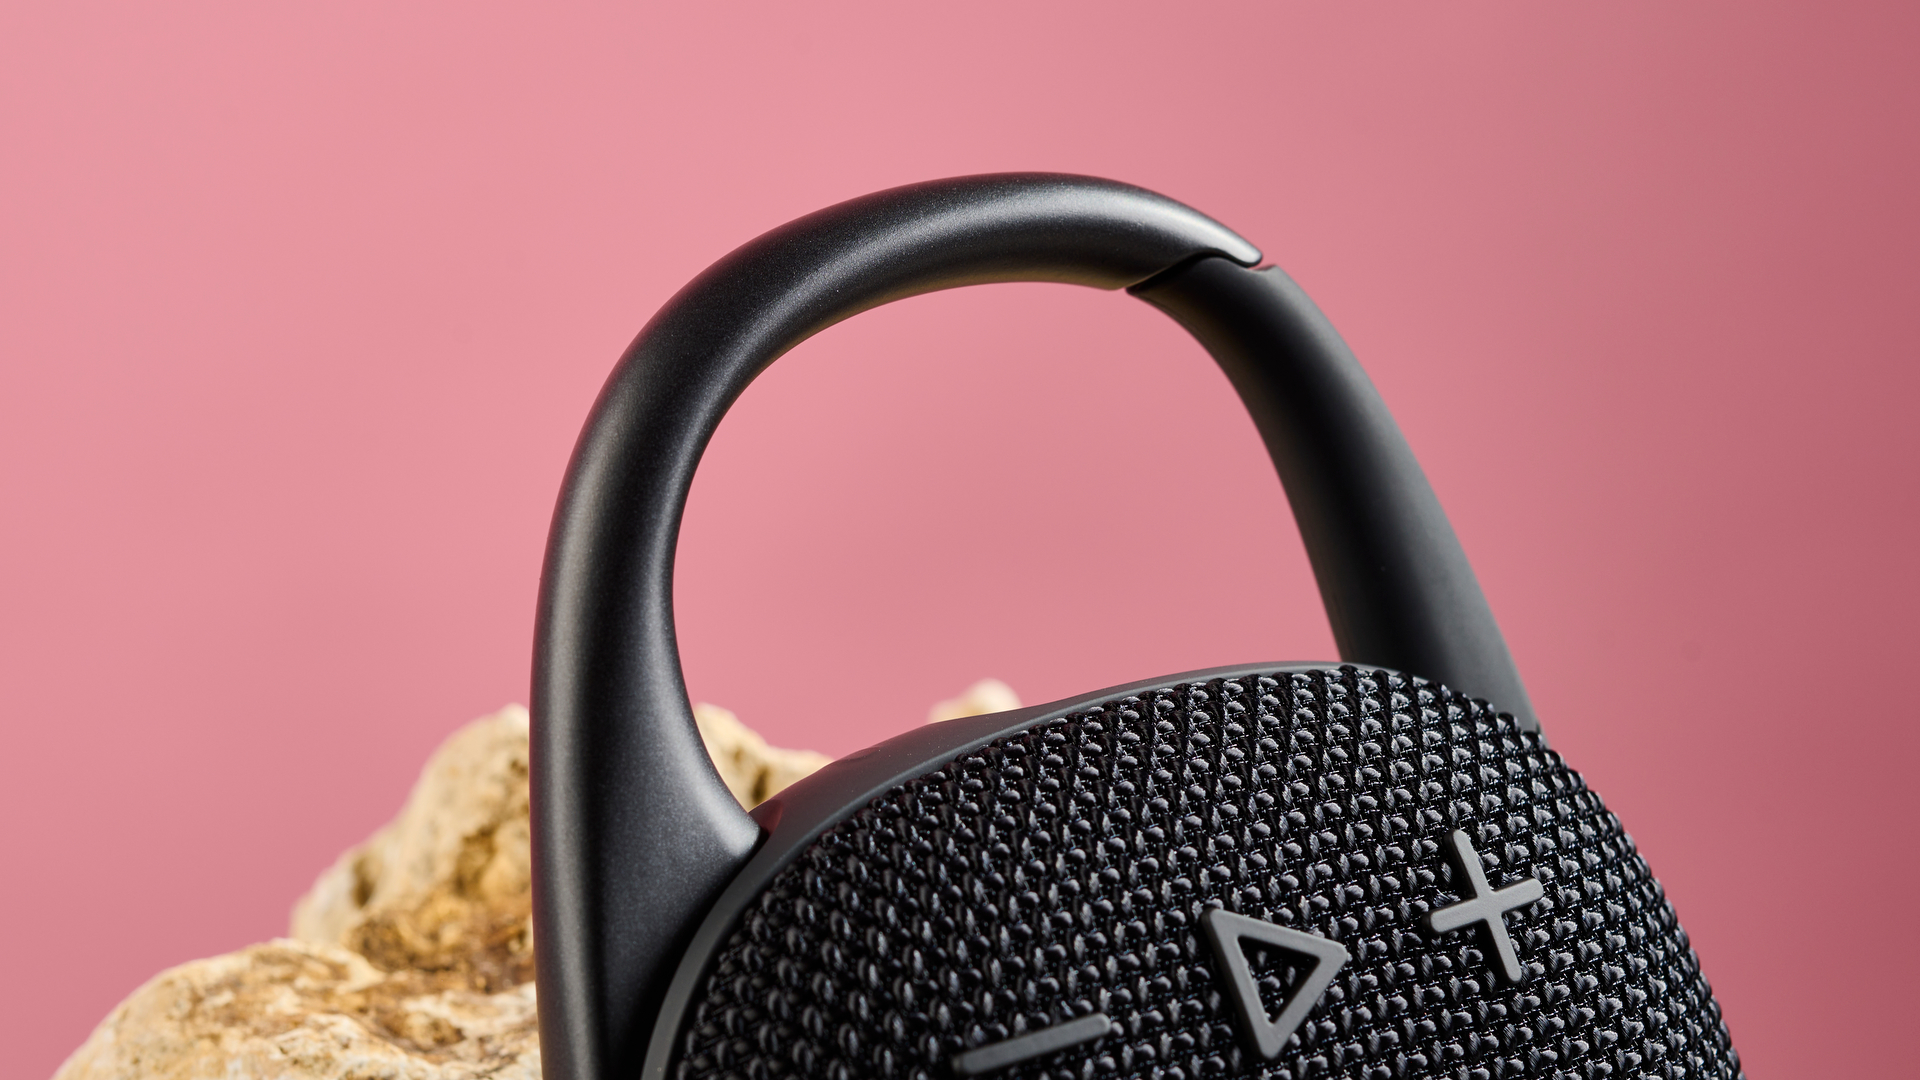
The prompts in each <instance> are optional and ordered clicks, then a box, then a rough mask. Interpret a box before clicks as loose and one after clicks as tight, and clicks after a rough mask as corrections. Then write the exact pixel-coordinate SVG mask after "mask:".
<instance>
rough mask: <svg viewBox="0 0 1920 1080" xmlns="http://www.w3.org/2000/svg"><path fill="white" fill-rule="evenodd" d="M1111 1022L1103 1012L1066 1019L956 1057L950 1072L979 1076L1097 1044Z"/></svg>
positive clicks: (1104, 1036)
mask: <svg viewBox="0 0 1920 1080" xmlns="http://www.w3.org/2000/svg"><path fill="white" fill-rule="evenodd" d="M1112 1023H1113V1021H1111V1020H1109V1019H1107V1014H1106V1013H1088V1014H1087V1015H1085V1016H1082V1017H1080V1018H1079V1019H1078V1020H1068V1021H1066V1022H1065V1023H1060V1024H1055V1025H1053V1026H1052V1027H1050V1028H1041V1029H1040V1030H1039V1031H1031V1032H1028V1033H1027V1034H1025V1035H1021V1036H1019V1037H1017V1038H1012V1039H1006V1040H1004V1041H1001V1042H997V1043H994V1044H992V1045H991V1046H982V1047H980V1048H979V1049H977V1050H969V1051H967V1052H966V1053H964V1054H955V1055H954V1056H953V1072H954V1075H955V1076H982V1075H985V1074H987V1073H994V1072H999V1071H1000V1070H1002V1069H1006V1068H1011V1067H1012V1066H1015V1065H1019V1064H1021V1063H1022V1062H1027V1061H1032V1060H1033V1059H1034V1058H1042V1057H1046V1056H1048V1055H1049V1054H1057V1053H1059V1052H1060V1051H1062V1050H1067V1049H1070V1048H1072V1047H1075V1046H1080V1045H1083V1044H1085V1043H1091V1042H1099V1041H1100V1040H1101V1039H1104V1038H1106V1037H1107V1029H1108V1027H1109V1026H1110V1025H1111V1024H1112Z"/></svg>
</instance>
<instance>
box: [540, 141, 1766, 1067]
mask: <svg viewBox="0 0 1920 1080" xmlns="http://www.w3.org/2000/svg"><path fill="white" fill-rule="evenodd" d="M1260 258H1261V256H1260V252H1259V251H1258V250H1256V249H1255V248H1254V247H1253V246H1252V245H1251V244H1249V243H1247V242H1246V241H1245V240H1242V239H1241V238H1240V237H1238V236H1236V235H1234V234H1233V233H1232V232H1229V231H1228V230H1227V229H1225V228H1224V227H1222V226H1221V225H1219V224H1217V223H1216V222H1214V221H1212V220H1210V219H1208V218H1206V217H1204V216H1202V215H1200V214H1198V213H1196V212H1195V211H1193V210H1190V209H1188V208H1187V207H1184V206H1182V205H1180V204H1178V203H1175V202H1172V201H1170V200H1168V199H1165V198H1162V197H1160V196H1158V195H1155V194H1152V193H1150V192H1147V191H1143V190H1140V189H1138V188H1134V187H1128V186H1126V185H1122V184H1117V183H1112V182H1110V181H1105V180H1094V179H1088V178H1084V177H1074V176H1054V175H1004V176H978V177H967V178H962V179H955V180H944V181H939V182H935V183H928V184H920V185H915V186H910V187H904V188H897V189H894V190H892V191H885V192H881V193H879V194H877V195H870V196H868V197H866V198H862V199H855V200H853V201H852V202H847V203H842V204H841V205H839V206H835V207H831V208H829V209H827V210H823V211H821V212H819V213H816V214H813V215H811V216H809V217H805V218H802V219H800V220H799V221H796V222H793V223H791V224H789V225H786V226H784V227H782V228H779V229H776V230H774V231H773V232H771V233H768V234H767V235H765V236H762V237H761V238H759V239H758V240H755V241H753V242H752V243H749V244H747V245H746V246H745V247H742V248H740V249H739V250H737V251H735V252H734V253H733V254H731V255H729V256H727V257H726V258H724V259H722V260H721V261H720V262H718V263H716V264H714V266H713V267H711V268H710V269H708V270H707V271H706V272H705V273H703V274H701V275H700V276H699V277H698V278H696V279H695V280H694V281H693V282H692V283H691V284H690V285H688V286H687V287H686V288H685V289H683V290H681V292H680V293H679V294H678V295H677V296H675V297H674V298H673V299H672V300H671V301H670V302H668V304H667V306H666V307H665V308H664V309H662V310H661V312H660V313H659V314H658V315H656V316H655V317H654V319H653V321H652V322H650V323H649V324H648V325H647V327H646V329H645V330H644V331H643V332H642V333H641V334H640V337H639V338H638V339H637V340H636V341H635V342H634V344H633V346H632V348H631V349H630V350H628V352H627V354H626V356H625V357H624V358H623V359H622V360H621V362H620V365H619V367H618V368H617V369H616V370H615V372H614V373H613V376H612V378H611V379H610V380H609V382H608V383H607V386H606V389H605V390H604V391H603V392H602V394H601V396H600V399H599V401H598V402H597V403H596V404H595V406H594V409H593V414H592V417H591V418H590V420H589V421H588V424H587V427H586V430H585V432H584V433H583V434H582V436H581V439H580V443H579V446H578V448H577V449H576V451H575V455H574V458H573V462H572V465H571V467H570V469H569V471H568V474H567V480H566V486H565V489H564V491H563V493H562V495H561V499H560V504H559V508H558V510H557V512H556V515H555V520H554V526H553V534H552V537H551V540H550V544H549V548H548V552H547V561H546V568H545V572H544V576H543V580H542V584H541V599H540V617H539V629H538V634H537V646H536V657H535V666H534V698H533V700H534V740H535V741H534V755H535V756H534V775H533V784H534V787H533V812H534V829H535V833H534V853H535V917H536V924H535V925H536V931H535V950H536V953H537V955H538V965H539V997H540V1033H541V1046H542V1051H541V1053H542V1057H543V1061H544V1067H545V1069H546V1074H547V1076H549V1077H550V1078H553V1080H631V1078H634V1077H644V1078H645V1080H710V1078H711V1080H720V1078H740V1080H777V1078H783V1077H795V1078H814V1077H818V1078H821V1080H864V1078H869V1077H871V1078H893V1077H899V1078H912V1080H921V1078H946V1077H962V1078H966V1077H995V1078H1000V1077H1005V1078H1008V1080H1039V1078H1042V1077H1049V1078H1058V1080H1067V1078H1073V1080H1092V1078H1095V1077H1115V1078H1143V1080H1201V1078H1206V1077H1242V1076H1246V1077H1265V1078H1288V1080H1302V1078H1306V1077H1320V1076H1338V1077H1352V1078H1356V1080H1362V1078H1364V1080H1375V1078H1389V1077H1392V1078H1398V1077H1454V1078H1475V1077H1479V1078H1491V1077H1561V1076H1566V1077H1581V1078H1591V1077H1638V1076H1657V1077H1688V1078H1694V1077H1737V1076H1739V1075H1740V1064H1739V1058H1738V1056H1737V1055H1736V1054H1735V1053H1734V1050H1733V1048H1732V1046H1731V1045H1730V1043H1729V1041H1728V1037H1727V1031H1726V1028H1725V1026H1724V1025H1723V1024H1722V1022H1721V1019H1720V1011H1719V1007H1718V1005H1716V1004H1715V1002H1714V1000H1713V997H1712V994H1711V992H1710V991H1709V990H1708V987H1707V983H1706V980H1705V979H1704V978H1703V977H1702V975H1701V972H1700V967H1699V964H1698V962H1697V960H1696V959H1695V957H1694V954H1693V951H1692V949H1691V948H1690V947H1689V946H1688V944H1687V937H1686V934H1685V933H1684V932H1683V931H1682V930H1681V929H1680V926H1679V924H1678V923H1677V922H1676V921H1675V919H1674V914H1673V910H1672V908H1671V907H1669V906H1668V904H1667V902H1666V900H1665V898H1664V896H1663V895H1662V893H1661V889H1660V885H1659V883H1658V882H1656V881H1655V880H1654V879H1653V877H1652V875H1651V874H1650V873H1649V872H1648V870H1647V865H1646V863H1645V862H1644V861H1643V860H1642V859H1641V858H1640V856H1639V855H1638V854H1637V853H1636V852H1635V850H1634V846H1633V842H1632V841H1631V840H1630V839H1629V838H1628V837H1627V835H1626V834H1625V833H1624V832H1623V831H1622V830H1621V827H1620V823H1619V822H1618V821H1617V820H1615V818H1614V817H1613V815H1612V814H1610V813H1608V812H1607V809H1606V807H1605V806H1604V805H1603V804H1602V803H1601V801H1600V799H1599V797H1598V796H1596V795H1595V794H1594V793H1593V792H1591V791H1589V790H1588V789H1587V787H1586V785H1585V784H1584V783H1583V782H1582V781H1581V779H1580V777H1579V775H1578V774H1576V773H1574V772H1573V771H1572V770H1571V769H1569V768H1568V767H1567V766H1566V764H1565V763H1563V762H1562V761H1561V760H1560V757H1559V755H1558V754H1556V753H1554V752H1553V751H1552V750H1550V749H1549V748H1548V747H1547V744H1546V742H1545V740H1544V739H1543V738H1542V736H1541V734H1540V731H1539V727H1538V725H1537V723H1536V722H1535V719H1534V716H1533V712H1532V708H1531V706H1530V705H1529V703H1528V701H1527V695H1526V691H1525V690H1524V689H1523V688H1522V686H1521V682H1520V678H1519V676H1518V674H1517V673H1516V672H1515V670H1514V667H1513V662H1512V659H1511V658H1510V657H1509V655H1508V652H1507V647H1506V644H1505V642H1504V641H1503V640H1502V638H1501V636H1500V630H1499V627H1498V626H1497V625H1496V624H1495V622H1494V619H1493V615H1492V613H1491V612H1490V611H1489V610H1488V608H1487V604H1486V600H1485V599H1484V598H1483V597H1482V595H1481V592H1480V587H1479V585H1478V583H1477V582H1476V581H1475V579H1474V575H1473V571H1472V569H1471V568H1470V567H1469V566H1468V564H1467V560H1466V556H1465V555H1464V553H1463V552H1462V551H1461V549H1460V545H1459V542H1458V540H1456V539H1455V537H1454V534H1453V530H1452V528H1451V527H1450V526H1449V525H1448V523H1447V520H1446V517H1445V516H1444V515H1443V514H1442V512H1441V510H1440V505H1439V503H1438V501H1437V500H1436V499H1435V498H1434V495H1433V491H1432V489H1431V488H1430V487H1429V486H1428V484H1427V481H1426V478H1425V476H1424V475H1423V474H1422V473H1421V471H1420V467H1419V465H1418V464H1416V463H1415V461H1414V459H1413V456H1412V453H1411V451H1409V449H1408V447H1407V444H1406V442H1405V440H1404V439H1402V437H1401V435H1400V433H1399V430H1398V429H1397V428H1396V427H1395V425H1394V422H1393V420H1392V418H1391V417H1390V416H1389V415H1388V413H1387V411H1386V407H1385V406H1384V405H1383V404H1382V402H1381V401H1380V398H1379V396H1378V395H1377V394H1376V393H1375V392H1374V390H1373V387H1372V385H1371V384H1370V383H1369V382H1368V381H1367V378H1366V375H1365V374H1364V373H1362V371H1361V370H1360V368H1359V366H1358V364H1357V363H1356V362H1355V361H1354V359H1353V356H1352V355H1351V354H1350V353H1349V352H1348V350H1347V348H1346V346H1345V345H1344V344H1343V343H1342V342H1341V340H1340V338H1339V336H1338V335H1337V334H1336V333H1335V332H1334V330H1333V328H1332V327H1331V326H1330V325H1328V323H1327V321H1326V319H1325V318H1324V317H1323V316H1322V315H1321V314H1320V312H1319V311H1318V310H1317V309H1315V307H1314V306H1313V304H1312V302H1311V301H1309V300H1308V299H1307V297H1306V296H1305V295H1304V294H1302V293H1301V291H1300V290H1299V288H1298V287H1296V286H1295V285H1294V284H1293V282H1292V281H1290V280H1288V278H1287V277H1286V276H1285V275H1284V274H1282V273H1281V272H1280V271H1279V270H1276V269H1273V268H1270V267H1269V268H1265V269H1256V268H1255V266H1256V264H1258V263H1259V262H1260ZM996 281H1061V282H1072V283H1075V284H1080V285H1092V286H1096V287H1099V288H1105V289H1126V290H1127V291H1128V292H1130V293H1132V294H1133V295H1134V296H1136V297H1139V298H1140V299H1142V300H1145V301H1146V302H1147V303H1149V304H1152V305H1153V306H1155V307H1157V308H1159V309H1160V310H1162V311H1164V312H1166V313H1167V314H1169V315H1171V316H1172V317H1173V318H1174V319H1175V320H1176V321H1178V322H1179V323H1180V324H1181V325H1182V326H1184V327H1186V328H1187V330H1188V331H1190V332H1191V333H1192V334H1193V336H1194V337H1195V338H1197V339H1199V341H1200V342H1201V344H1202V345H1204V346H1205V347H1206V349H1207V351H1208V352H1210V353H1211V354H1212V355H1213V357H1214V358H1215V359H1216V360H1218V361H1219V363H1220V366H1221V367H1222V368H1224V369H1225V371H1226V373H1227V375H1228V377H1229V378H1230V379H1231V380H1232V382H1233V385H1234V387H1235V388H1236V390H1237V391H1238V392H1239V394H1240V397H1241V399H1242V400H1243V401H1244V402H1245V404H1246V406H1247V409H1248V411H1249V412H1250V413H1252V416H1253V420H1254V423H1255V424H1256V425H1257V427H1258V428H1259V431H1260V434H1261V437H1262V438H1263V439H1264V441H1265V443H1266V446H1267V449H1268V451H1269V452H1270V453H1271V455H1272V458H1273V462H1274V465H1275V467H1276V468H1277V469H1278V471H1279V473H1280V478H1281V481H1282V482H1283V484H1284V486H1285V489H1286V493H1287V497H1288V499H1289V501H1290V502H1291V504H1292V507H1293V512H1294V517H1295V518H1296V520H1297V521H1298V523H1299V526H1300V530H1301V532H1302V534H1303V535H1304V537H1305V541H1306V547H1307V552H1308V554H1309V557H1310V558H1311V561H1312V564H1313V569H1314V574H1315V577H1316V578H1317V579H1318V582H1319V586H1320V592H1321V595H1322V597H1323V598H1324V600H1325V603H1326V607H1327V612H1328V617H1329V619H1330V620H1331V622H1332V624H1333V632H1334V637H1335V640H1336V641H1337V642H1338V645H1339V649H1340V655H1341V656H1342V658H1343V659H1344V661H1345V662H1344V663H1314V664H1279V663H1276V664H1266V665H1256V666H1252V667H1237V668H1219V669H1214V670H1210V671H1198V672H1189V673H1186V674H1180V675H1168V676H1164V677H1161V678H1155V679H1147V680H1144V681H1141V682H1137V683H1133V684H1130V685H1127V686H1118V687H1113V688H1111V689H1107V690H1099V691H1095V692H1093V693H1089V694H1085V695H1082V696H1080V697H1076V698H1072V699H1069V700H1066V701H1060V702H1056V703H1054V704H1051V705H1041V706H1037V707H1034V708H1027V709H1021V710H1019V711H1016V712H1010V713H1002V714H998V715H994V716H982V717H975V718H971V719H966V720H955V721H950V722H948V723H945V724H939V725H933V726H929V727H924V728H921V729H920V730H917V731H913V732H910V733H908V734H905V735H901V736H899V737H898V738H895V739H891V740H889V741H887V742H884V743H881V744H880V745H878V746H875V747H872V748H871V749H867V750H863V751H860V752H858V753H854V754H851V755H848V756H847V757H845V758H843V759H841V760H839V761H836V762H834V763H833V764H831V765H829V766H827V767H826V768H825V769H823V770H821V771H820V772H818V773H816V774H815V775H813V776H811V777H809V778H807V779H806V780H803V781H801V782H800V783H798V784H796V785H794V786H793V787H791V788H789V789H788V790H786V791H785V792H783V793H781V794H780V795H778V796H776V797H775V798H774V799H772V800H771V801H769V802H767V803H765V804H763V805H762V806H760V807H759V808H758V809H756V810H755V811H754V812H753V813H752V814H751V815H749V814H746V813H743V812H742V811H741V810H740V808H739V806H738V805H737V804H736V803H735V802H734V801H733V798H732V796H731V795H729V794H728V792H727V789H726V788H725V787H724V786H722V784H721V782H720V779H719V777H718V775H717V774H716V773H715V772H714V770H713V767H712V765H711V764H710V763H709V762H708V760H707V757H706V754H705V753H704V751H703V749H702V747H701V743H700V738H699V735H698V733H697V731H696V730H695V727H694V722H693V716H692V712H691V709H690V707H689V704H688V700H687V693H686V687H685V684H684V682H683V679H682V675H681V670H680V661H679V656H678V654H677V652H676V646H675V642H674V631H673V605H672V579H673V556H674V545H675V541H676V538H677V535H678V531H679V526H680V517H681V512H682V509H683V507H684V504H685V500H686V496H687V491H688V487H689V485H690V484H691V482H692V478H693V471H694V468H695V465H696V464H697V463H698V461H699V459H700V454H701V451H702V450H703V449H704V448H705V446H706V444H707V440H708V439H709V437H710V436H711V435H712V434H713V431H714V428H715V427H716V425H718V423H719V422H720V418H721V415H722V414H723V413H724V412H725V411H726V409H727V407H728V406H729V405H730V404H731V403H732V402H733V400H734V399H735V398H736V397H737V396H738V395H739V394H740V392H741V391H742V390H743V389H745V387H746V385H747V383H748V382H749V381H751V380H752V379H753V377H754V376H755V375H757V374H758V373H759V372H760V371H761V370H762V369H764V368H765V367H766V366H767V365H768V364H769V363H771V362H772V361H773V360H774V359H775V358H776V357H778V356H780V355H781V354H782V353H784V352H786V351H787V350H788V349H791V348H792V347H793V346H794V345H796V344H798V343H799V342H800V341H802V340H804V339H805V338H807V337H808V336H809V335H811V334H813V333H815V332H816V331H819V330H821V329H823V328H824V327H827V326H830V325H832V324H833V323H835V322H837V321H839V320H841V319H844V318H847V317H848V316H850V315H854V314H856V313H858V312H860V311H864V310H866V309H868V308H871V307H875V306H878V305H880V304H884V303H886V302H888V301H890V300H896V299H899V298H902V297H906V296H912V295H915V294H919V293H925V292H931V291H933V290H936V289H945V288H952V287H955V286H960V285H974V284H980V283H985V282H996ZM1156 509H1157V508H1153V507H1115V508H1114V513H1115V519H1116V521H1122V520H1124V518H1125V517H1126V516H1127V515H1129V514H1135V513H1142V512H1151V511H1154V510H1156ZM1594 689H1595V692H1596V693H1605V694H1609V695H1612V696H1615V697H1617V698H1619V699H1620V705H1621V707H1623V708H1626V707H1631V706H1632V700H1631V692H1630V691H1629V690H1628V689H1627V688H1626V687H1624V686H1608V687H1596V688H1594Z"/></svg>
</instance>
